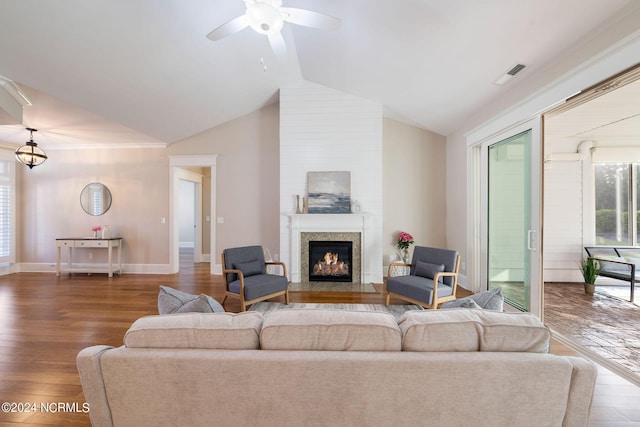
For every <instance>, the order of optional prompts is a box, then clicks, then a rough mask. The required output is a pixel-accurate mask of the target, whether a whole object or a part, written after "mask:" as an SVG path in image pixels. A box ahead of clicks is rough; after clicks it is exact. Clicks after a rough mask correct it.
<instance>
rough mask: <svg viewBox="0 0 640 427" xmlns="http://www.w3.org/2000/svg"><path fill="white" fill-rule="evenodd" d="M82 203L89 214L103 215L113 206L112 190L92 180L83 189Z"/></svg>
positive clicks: (81, 194)
mask: <svg viewBox="0 0 640 427" xmlns="http://www.w3.org/2000/svg"><path fill="white" fill-rule="evenodd" d="M80 204H81V205H82V209H84V211H85V212H86V213H88V214H89V215H93V216H100V215H103V214H104V213H105V212H106V211H108V210H109V208H110V207H111V192H110V191H109V189H108V188H107V187H105V186H104V185H102V184H100V183H99V182H92V183H91V184H88V185H87V186H86V187H84V188H83V189H82V193H80Z"/></svg>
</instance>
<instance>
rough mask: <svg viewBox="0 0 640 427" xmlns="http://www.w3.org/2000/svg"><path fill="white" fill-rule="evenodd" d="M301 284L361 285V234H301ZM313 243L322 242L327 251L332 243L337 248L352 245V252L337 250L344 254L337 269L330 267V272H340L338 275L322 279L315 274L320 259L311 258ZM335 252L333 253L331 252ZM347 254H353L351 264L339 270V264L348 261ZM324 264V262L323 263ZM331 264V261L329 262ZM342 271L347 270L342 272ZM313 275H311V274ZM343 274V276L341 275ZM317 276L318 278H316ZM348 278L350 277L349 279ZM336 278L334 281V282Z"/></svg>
mask: <svg viewBox="0 0 640 427" xmlns="http://www.w3.org/2000/svg"><path fill="white" fill-rule="evenodd" d="M300 240H301V242H300V250H301V254H300V263H301V269H300V273H301V274H300V276H301V280H300V282H302V283H304V282H307V281H314V280H318V281H340V282H355V283H361V277H362V273H361V271H362V268H361V254H360V241H361V233H342V232H340V233H334V232H329V233H324V232H320V233H318V232H311V233H309V232H302V233H300ZM312 242H316V243H317V242H322V246H326V247H327V249H329V248H331V246H332V245H331V242H333V243H334V244H337V246H345V247H346V246H347V245H344V244H346V243H351V245H350V247H351V250H350V251H347V250H345V249H342V250H341V249H340V248H336V252H338V251H340V252H343V253H344V254H341V256H340V257H339V259H338V260H337V262H336V263H335V265H336V268H333V267H329V268H328V269H329V270H338V272H337V273H334V274H331V273H330V272H329V273H327V274H325V275H324V277H322V276H323V275H322V274H313V273H314V270H317V268H316V267H315V266H314V263H316V262H317V261H318V257H311V256H309V255H310V243H312ZM331 252H333V251H331ZM346 252H351V260H350V261H351V262H350V263H349V262H347V264H348V265H346V267H344V268H342V269H341V268H339V265H340V264H339V263H341V262H344V261H347V257H346V256H345V255H346ZM321 262H322V261H321ZM328 262H331V260H328ZM340 270H345V271H343V272H341V271H340ZM310 273H311V274H310ZM340 273H343V274H340ZM314 276H316V278H314ZM347 276H349V277H348V278H347ZM332 278H334V280H332Z"/></svg>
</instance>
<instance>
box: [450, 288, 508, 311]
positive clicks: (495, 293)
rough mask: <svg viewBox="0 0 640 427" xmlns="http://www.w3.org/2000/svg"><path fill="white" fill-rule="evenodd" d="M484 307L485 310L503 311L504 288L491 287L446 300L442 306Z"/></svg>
mask: <svg viewBox="0 0 640 427" xmlns="http://www.w3.org/2000/svg"><path fill="white" fill-rule="evenodd" d="M458 307H465V308H483V309H485V310H495V311H503V307H504V297H503V296H502V288H495V289H491V290H490V291H484V292H478V293H477V294H473V295H470V296H468V297H465V298H460V299H457V300H453V301H449V302H445V303H444V304H442V305H441V306H440V308H458Z"/></svg>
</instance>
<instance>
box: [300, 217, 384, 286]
mask: <svg viewBox="0 0 640 427" xmlns="http://www.w3.org/2000/svg"><path fill="white" fill-rule="evenodd" d="M289 218H290V223H289V225H290V227H291V265H290V267H289V268H290V270H291V281H292V282H301V281H302V280H303V278H302V272H301V265H302V258H301V252H302V248H301V238H300V237H301V236H300V234H301V233H305V232H320V233H340V232H358V233H360V247H361V265H362V268H361V272H360V277H359V278H355V277H354V281H357V280H359V281H360V282H361V283H370V282H371V281H372V276H371V267H372V263H371V260H370V259H369V258H370V255H369V254H370V253H371V251H370V250H368V249H369V248H370V247H371V244H372V243H373V242H374V241H375V240H374V239H371V237H370V235H371V227H372V221H373V216H372V215H368V214H366V213H358V214H293V215H289Z"/></svg>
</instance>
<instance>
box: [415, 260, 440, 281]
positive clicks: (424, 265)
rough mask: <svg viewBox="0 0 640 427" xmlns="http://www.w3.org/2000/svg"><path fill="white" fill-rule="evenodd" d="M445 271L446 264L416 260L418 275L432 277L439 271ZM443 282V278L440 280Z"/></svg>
mask: <svg viewBox="0 0 640 427" xmlns="http://www.w3.org/2000/svg"><path fill="white" fill-rule="evenodd" d="M441 271H444V264H431V263H430V262H424V261H416V273H415V274H416V276H420V277H426V278H427V279H432V280H433V278H434V277H436V274H437V273H438V272H441ZM439 282H441V283H442V279H440V280H439Z"/></svg>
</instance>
